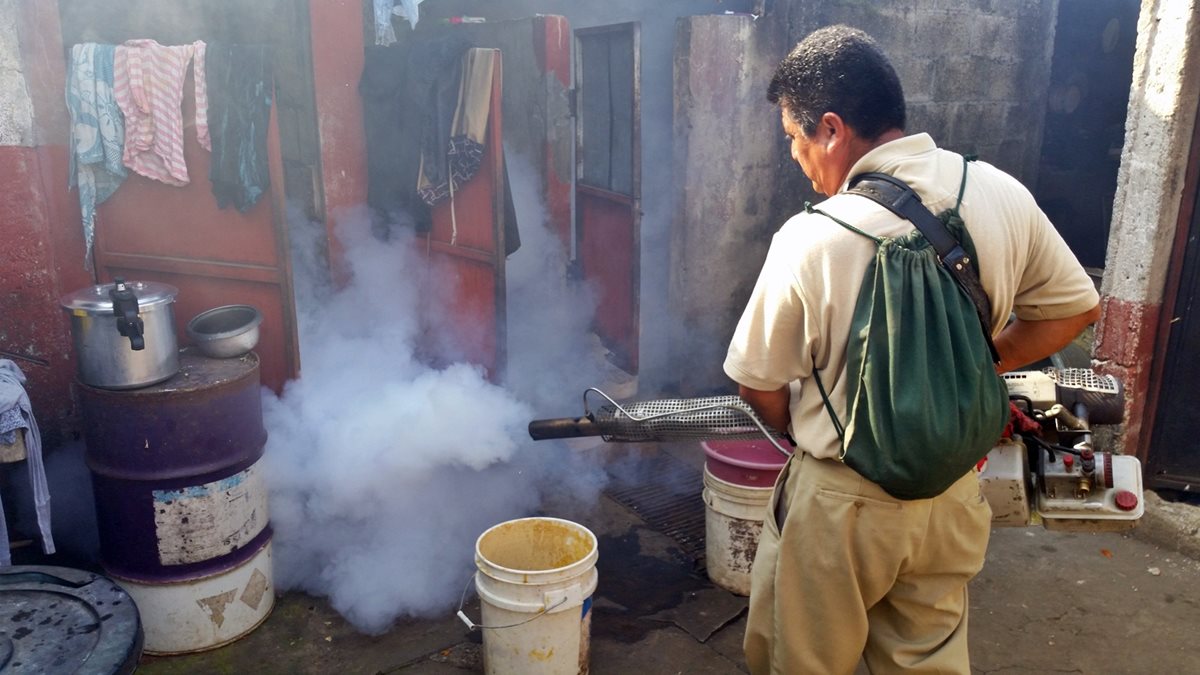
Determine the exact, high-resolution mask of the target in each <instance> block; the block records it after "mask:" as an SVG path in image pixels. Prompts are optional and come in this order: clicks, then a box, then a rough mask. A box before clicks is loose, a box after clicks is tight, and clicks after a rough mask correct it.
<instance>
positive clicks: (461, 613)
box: [457, 572, 568, 630]
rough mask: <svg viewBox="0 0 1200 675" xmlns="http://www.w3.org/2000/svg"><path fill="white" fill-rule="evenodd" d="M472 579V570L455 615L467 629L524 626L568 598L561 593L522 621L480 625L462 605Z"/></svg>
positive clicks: (473, 576) (465, 600)
mask: <svg viewBox="0 0 1200 675" xmlns="http://www.w3.org/2000/svg"><path fill="white" fill-rule="evenodd" d="M474 579H475V573H474V572H472V573H471V578H469V579H467V585H466V586H463V592H462V597H460V598H459V599H458V613H457V616H458V618H459V619H460V620H462V622H463V623H464V624H466V626H467V630H475V629H476V628H479V629H482V630H499V629H501V628H516V627H517V626H524V625H525V624H527V623H529V622H530V621H533V620H534V619H536V618H538V617H540V616H541V615H543V614H545V613H547V612H550V611H552V610H555V609H558V608H559V607H561V606H563V605H564V604H566V602H567V599H568V598H567V596H566V595H563V597H562V598H560V599H559V601H558V602H556V603H554V604H553V605H550V606H549V607H543V608H542V609H541V611H539V612H538V613H537V614H534V615H533V616H531V617H529V618H528V619H525V620H524V621H518V622H516V623H510V624H505V625H503V626H481V625H479V624H477V623H475V622H474V621H472V620H471V619H470V617H468V616H467V613H466V612H464V611H463V605H465V604H466V602H467V591H468V590H469V589H470V588H471V582H472V581H473V580H474Z"/></svg>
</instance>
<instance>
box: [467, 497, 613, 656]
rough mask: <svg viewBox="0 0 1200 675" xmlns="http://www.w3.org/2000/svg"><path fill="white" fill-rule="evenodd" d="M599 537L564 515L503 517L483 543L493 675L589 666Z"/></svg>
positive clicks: (486, 649) (483, 598)
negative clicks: (502, 520) (563, 517)
mask: <svg viewBox="0 0 1200 675" xmlns="http://www.w3.org/2000/svg"><path fill="white" fill-rule="evenodd" d="M598 555H599V554H598V552H597V546H596V535H594V534H592V532H591V531H590V530H588V529H587V528H586V527H583V526H582V525H579V524H577V523H572V522H570V521H568V520H561V519H558V518H521V519H518V520H510V521H508V522H505V523H500V524H499V525H496V526H494V527H492V528H491V529H489V530H488V531H486V532H484V533H483V534H482V535H480V536H479V539H478V540H477V541H476V542H475V565H476V567H478V568H479V571H478V572H477V573H476V574H475V590H476V591H477V592H478V593H479V599H480V606H481V608H482V614H483V618H482V620H481V624H480V628H482V629H483V664H484V672H485V673H488V674H489V675H509V674H513V675H575V674H577V673H587V672H588V651H589V642H590V640H589V637H590V633H591V621H592V593H593V592H594V591H595V590H596V582H597V579H598V575H597V573H596V560H597V558H598Z"/></svg>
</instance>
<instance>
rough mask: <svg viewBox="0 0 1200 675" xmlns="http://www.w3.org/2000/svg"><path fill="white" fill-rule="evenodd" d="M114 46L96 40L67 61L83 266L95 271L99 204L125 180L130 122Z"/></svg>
mask: <svg viewBox="0 0 1200 675" xmlns="http://www.w3.org/2000/svg"><path fill="white" fill-rule="evenodd" d="M114 56H115V47H113V45H99V44H96V43H93V42H89V43H85V44H78V45H75V46H73V47H71V59H70V62H69V63H68V64H67V92H66V95H67V111H68V112H69V113H70V115H71V129H70V149H71V155H70V161H71V167H70V170H69V171H68V173H69V178H68V180H69V186H70V187H73V188H78V189H79V210H80V214H81V216H82V220H83V239H84V242H85V244H86V246H87V248H86V251H85V253H84V260H83V262H84V267H86V268H87V269H88V270H91V269H92V244H93V242H94V241H95V239H96V205H97V204H102V203H103V202H104V200H106V199H108V198H109V197H111V196H112V194H113V192H116V190H117V188H118V187H119V186H120V185H121V182H122V181H124V180H125V176H126V172H125V165H124V163H123V160H122V152H123V149H124V148H123V146H124V144H125V121H124V120H123V119H122V117H121V110H120V108H119V107H118V106H117V101H116V99H115V98H113V58H114Z"/></svg>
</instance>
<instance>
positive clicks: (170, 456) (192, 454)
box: [79, 350, 271, 583]
mask: <svg viewBox="0 0 1200 675" xmlns="http://www.w3.org/2000/svg"><path fill="white" fill-rule="evenodd" d="M191 351H192V350H184V351H183V352H182V353H181V355H180V370H179V372H178V373H177V374H176V375H175V376H174V377H172V378H171V379H169V380H167V381H165V382H161V383H159V384H155V385H152V386H150V387H145V388H142V389H135V390H125V391H112V390H107V389H99V388H96V387H90V386H87V385H83V384H80V385H79V391H80V401H81V404H82V410H83V420H84V440H85V442H86V444H87V463H88V467H89V468H90V469H91V473H92V483H93V486H94V490H95V499H96V515H97V524H98V528H99V534H100V557H101V562H102V564H103V566H104V569H105V570H106V571H107V572H108V573H110V574H112V575H114V576H117V577H119V578H122V579H126V580H134V581H141V582H147V583H171V582H176V581H186V580H190V579H196V578H200V577H204V576H209V575H212V574H216V573H219V572H222V571H225V570H228V569H230V568H232V567H236V566H237V565H240V564H242V563H245V562H246V561H248V560H250V559H251V558H252V557H254V556H255V555H257V554H258V553H259V551H260V550H261V549H262V548H263V546H264V545H265V544H266V543H268V542H269V540H270V538H271V528H270V525H269V522H268V513H267V493H266V487H265V484H264V481H263V476H262V472H261V471H260V470H259V459H260V458H261V457H262V453H263V446H264V444H265V443H266V439H267V433H266V430H265V429H264V427H263V418H262V399H261V392H260V390H259V388H260V384H259V364H258V357H257V356H256V355H254V354H253V353H250V354H246V355H244V356H241V357H238V358H231V359H210V358H207V357H204V356H202V355H199V354H194V353H191Z"/></svg>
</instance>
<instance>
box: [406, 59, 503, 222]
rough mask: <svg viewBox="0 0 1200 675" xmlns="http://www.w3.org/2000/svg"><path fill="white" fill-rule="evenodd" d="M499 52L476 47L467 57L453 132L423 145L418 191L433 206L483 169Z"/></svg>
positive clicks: (453, 122) (450, 130)
mask: <svg viewBox="0 0 1200 675" xmlns="http://www.w3.org/2000/svg"><path fill="white" fill-rule="evenodd" d="M495 55H496V52H495V50H492V49H472V50H470V51H468V52H467V54H466V55H465V56H464V57H463V60H462V75H461V77H460V79H459V89H458V97H457V104H456V106H455V109H454V117H453V120H452V121H451V124H450V129H449V133H448V134H447V135H446V136H443V135H441V134H439V135H438V138H437V139H436V141H435V142H436V145H435V146H434V147H435V148H436V150H434V149H431V148H429V147H428V146H425V147H423V148H422V152H421V173H420V177H419V178H418V181H417V192H418V193H419V194H420V195H421V198H422V199H424V200H425V203H427V204H429V205H431V206H432V205H433V204H436V203H437V202H439V201H441V200H443V199H445V198H446V197H448V196H450V195H451V194H452V193H453V192H454V191H456V190H459V189H461V187H462V185H463V184H465V183H466V182H467V181H469V180H471V178H472V177H474V176H475V174H476V172H478V171H479V164H480V162H481V161H482V159H483V147H484V145H483V143H484V140H485V139H486V134H487V119H488V111H489V110H490V109H491V101H492V74H493V71H494V70H495Z"/></svg>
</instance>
